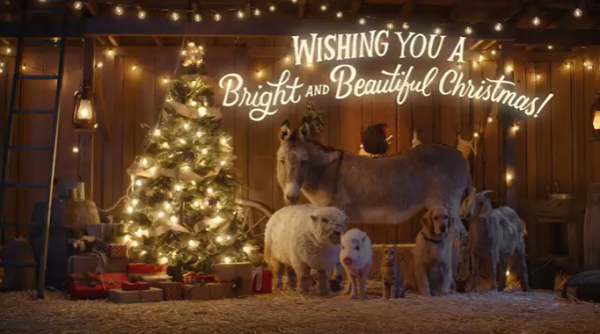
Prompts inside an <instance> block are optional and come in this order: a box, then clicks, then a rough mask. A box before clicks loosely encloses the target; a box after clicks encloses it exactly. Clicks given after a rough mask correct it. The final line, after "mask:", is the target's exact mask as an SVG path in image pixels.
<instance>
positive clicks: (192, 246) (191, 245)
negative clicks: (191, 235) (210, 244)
mask: <svg viewBox="0 0 600 334" xmlns="http://www.w3.org/2000/svg"><path fill="white" fill-rule="evenodd" d="M188 245H189V246H190V248H196V247H198V242H197V241H195V240H190V241H188Z"/></svg>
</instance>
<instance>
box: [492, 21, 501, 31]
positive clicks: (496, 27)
mask: <svg viewBox="0 0 600 334" xmlns="http://www.w3.org/2000/svg"><path fill="white" fill-rule="evenodd" d="M494 30H496V31H501V30H502V23H500V22H498V23H496V25H495V26H494Z"/></svg>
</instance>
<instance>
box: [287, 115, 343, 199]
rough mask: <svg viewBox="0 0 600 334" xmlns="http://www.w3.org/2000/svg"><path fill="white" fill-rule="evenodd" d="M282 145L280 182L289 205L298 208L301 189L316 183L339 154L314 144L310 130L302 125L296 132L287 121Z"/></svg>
mask: <svg viewBox="0 0 600 334" xmlns="http://www.w3.org/2000/svg"><path fill="white" fill-rule="evenodd" d="M279 140H280V142H281V143H280V145H279V149H278V150H277V181H278V182H279V186H280V187H281V189H282V190H283V196H284V198H285V200H286V202H288V203H289V204H296V203H297V202H298V199H299V198H300V189H301V188H302V185H303V184H304V183H305V182H306V181H307V180H313V179H316V174H317V173H318V172H319V171H322V170H323V168H322V167H323V166H325V165H327V164H329V163H330V162H331V161H333V160H334V159H335V158H336V157H338V154H337V152H326V151H325V150H324V149H323V147H322V146H320V144H317V143H314V142H312V141H310V126H309V125H308V123H303V124H302V125H300V128H298V129H297V130H296V131H294V130H292V129H291V128H290V125H289V122H288V121H285V122H283V124H281V128H280V129H279Z"/></svg>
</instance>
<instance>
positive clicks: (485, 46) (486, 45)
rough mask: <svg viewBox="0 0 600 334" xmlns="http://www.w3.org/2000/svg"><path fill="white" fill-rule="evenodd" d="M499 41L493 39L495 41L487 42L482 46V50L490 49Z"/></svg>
mask: <svg viewBox="0 0 600 334" xmlns="http://www.w3.org/2000/svg"><path fill="white" fill-rule="evenodd" d="M497 42H498V41H496V40H493V41H489V42H487V43H485V45H484V46H483V47H482V48H481V50H482V51H485V50H488V49H490V48H491V47H492V46H494V45H495V44H496V43H497Z"/></svg>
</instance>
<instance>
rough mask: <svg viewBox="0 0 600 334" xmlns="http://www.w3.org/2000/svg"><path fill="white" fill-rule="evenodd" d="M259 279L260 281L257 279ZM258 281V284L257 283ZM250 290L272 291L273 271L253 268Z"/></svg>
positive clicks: (257, 291)
mask: <svg viewBox="0 0 600 334" xmlns="http://www.w3.org/2000/svg"><path fill="white" fill-rule="evenodd" d="M259 280H260V281H259ZM259 282H260V284H259ZM252 290H253V291H254V292H255V293H272V292H273V273H271V271H270V270H266V269H260V268H257V269H255V274H254V277H253V279H252Z"/></svg>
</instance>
